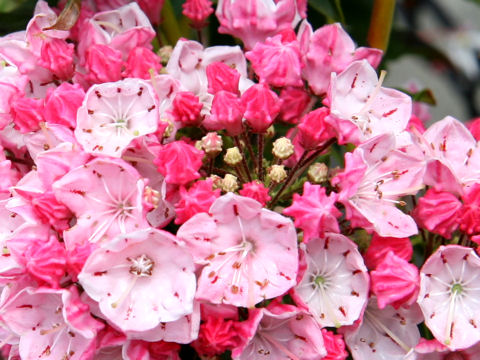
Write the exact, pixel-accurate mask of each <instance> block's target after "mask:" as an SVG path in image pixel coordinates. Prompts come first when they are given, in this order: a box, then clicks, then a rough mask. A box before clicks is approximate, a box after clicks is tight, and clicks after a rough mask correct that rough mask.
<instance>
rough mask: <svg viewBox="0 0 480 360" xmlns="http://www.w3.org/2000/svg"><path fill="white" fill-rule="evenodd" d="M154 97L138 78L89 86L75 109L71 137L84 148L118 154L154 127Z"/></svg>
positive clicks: (155, 116)
mask: <svg viewBox="0 0 480 360" xmlns="http://www.w3.org/2000/svg"><path fill="white" fill-rule="evenodd" d="M156 108H157V100H156V97H155V93H154V91H153V89H152V88H151V86H150V85H149V84H148V83H147V82H145V81H144V80H140V79H125V80H122V81H117V82H114V83H104V84H99V85H93V86H92V87H90V89H89V90H88V91H87V93H86V95H85V99H84V101H83V104H82V106H81V107H80V108H79V109H78V114H77V127H76V129H75V136H76V138H77V140H78V142H79V143H80V144H81V145H82V146H83V148H84V149H85V151H87V152H89V153H93V154H102V155H109V156H113V157H120V156H121V154H122V151H123V150H124V149H125V148H126V147H127V146H128V145H129V144H130V142H131V141H132V140H133V139H135V138H137V137H140V136H142V135H146V134H151V133H154V132H155V131H156V130H157V124H158V118H159V115H158V111H157V110H156Z"/></svg>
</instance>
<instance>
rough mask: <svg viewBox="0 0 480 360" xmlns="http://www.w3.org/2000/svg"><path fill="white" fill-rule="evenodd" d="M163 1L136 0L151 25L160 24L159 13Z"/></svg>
mask: <svg viewBox="0 0 480 360" xmlns="http://www.w3.org/2000/svg"><path fill="white" fill-rule="evenodd" d="M164 2H165V0H137V3H138V5H140V8H141V9H142V10H143V11H144V12H145V14H146V15H147V16H148V18H149V19H150V21H151V22H152V23H153V24H156V25H158V24H160V20H161V15H160V14H161V12H162V8H163V3H164Z"/></svg>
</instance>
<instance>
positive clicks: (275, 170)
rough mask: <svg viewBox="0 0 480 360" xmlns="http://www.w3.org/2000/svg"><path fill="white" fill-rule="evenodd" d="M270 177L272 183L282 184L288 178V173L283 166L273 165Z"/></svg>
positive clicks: (269, 173)
mask: <svg viewBox="0 0 480 360" xmlns="http://www.w3.org/2000/svg"><path fill="white" fill-rule="evenodd" d="M268 176H269V177H270V179H272V181H275V182H276V183H280V182H282V181H283V180H285V178H286V177H287V172H286V171H285V166H283V165H272V166H271V167H270V170H269V171H268Z"/></svg>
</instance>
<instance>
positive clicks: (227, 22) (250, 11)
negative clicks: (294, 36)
mask: <svg viewBox="0 0 480 360" xmlns="http://www.w3.org/2000/svg"><path fill="white" fill-rule="evenodd" d="M296 8H297V6H296V1H295V0H280V1H273V0H248V1H238V0H220V1H219V2H218V4H217V10H216V12H215V15H216V16H217V18H218V21H219V22H220V27H219V28H218V31H219V32H220V33H223V34H230V35H233V36H236V37H238V38H240V39H241V40H242V41H243V43H244V44H245V47H246V48H247V49H252V48H253V47H254V46H255V44H256V43H258V42H263V41H265V39H266V38H267V37H269V36H273V35H276V34H278V33H280V32H281V31H282V30H285V29H292V28H294V27H295V26H296V24H297V23H298V21H299V17H297V16H296V15H297V14H296Z"/></svg>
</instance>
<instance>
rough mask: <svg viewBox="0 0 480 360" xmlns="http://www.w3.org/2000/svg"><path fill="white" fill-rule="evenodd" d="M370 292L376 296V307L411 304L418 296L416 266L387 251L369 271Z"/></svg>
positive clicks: (418, 281)
mask: <svg viewBox="0 0 480 360" xmlns="http://www.w3.org/2000/svg"><path fill="white" fill-rule="evenodd" d="M370 280H371V283H372V284H371V288H372V292H373V293H374V294H375V295H376V296H377V301H378V307H379V308H380V309H383V308H385V306H387V305H392V306H393V307H394V308H395V309H398V308H399V307H400V306H404V307H408V306H410V305H412V304H413V303H414V302H415V301H416V300H417V296H418V291H419V288H420V276H419V274H418V268H417V267H416V266H415V265H413V264H410V263H408V262H407V261H405V260H404V259H402V258H401V257H398V256H397V255H395V253H394V252H393V251H389V252H388V254H387V255H386V256H385V258H384V259H383V261H382V262H381V263H380V264H378V265H377V267H376V269H375V270H374V271H372V272H370Z"/></svg>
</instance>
